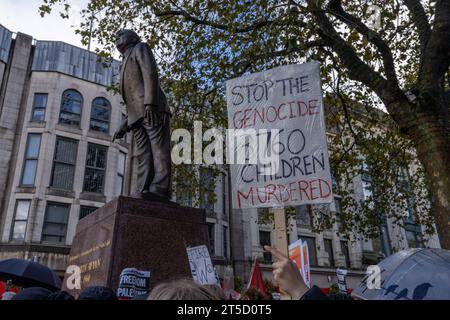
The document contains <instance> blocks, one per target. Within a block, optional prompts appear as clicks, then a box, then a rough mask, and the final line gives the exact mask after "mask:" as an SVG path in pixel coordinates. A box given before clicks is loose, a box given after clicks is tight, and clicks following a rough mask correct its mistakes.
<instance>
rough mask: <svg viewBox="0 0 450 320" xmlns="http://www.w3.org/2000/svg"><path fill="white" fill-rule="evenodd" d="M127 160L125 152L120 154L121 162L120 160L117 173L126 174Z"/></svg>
mask: <svg viewBox="0 0 450 320" xmlns="http://www.w3.org/2000/svg"><path fill="white" fill-rule="evenodd" d="M125 160H126V155H125V153H123V152H119V160H118V164H117V172H118V173H119V174H122V175H123V174H124V173H125Z"/></svg>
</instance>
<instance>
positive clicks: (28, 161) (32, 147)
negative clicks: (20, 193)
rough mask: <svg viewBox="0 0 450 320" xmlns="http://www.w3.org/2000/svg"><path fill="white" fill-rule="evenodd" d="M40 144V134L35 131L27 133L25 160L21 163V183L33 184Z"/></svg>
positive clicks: (25, 184)
mask: <svg viewBox="0 0 450 320" xmlns="http://www.w3.org/2000/svg"><path fill="white" fill-rule="evenodd" d="M40 146H41V135H40V134H37V133H30V134H29V135H28V139H27V146H26V148H25V160H24V163H23V172H22V180H21V185H24V186H32V185H34V180H35V178H36V169H37V164H38V159H39V149H40Z"/></svg>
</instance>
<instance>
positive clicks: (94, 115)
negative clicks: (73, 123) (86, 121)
mask: <svg viewBox="0 0 450 320" xmlns="http://www.w3.org/2000/svg"><path fill="white" fill-rule="evenodd" d="M110 113H111V104H110V103H109V101H108V100H106V99H105V98H96V99H94V101H92V109H91V124H90V129H91V130H94V131H99V132H103V133H108V132H109V117H110Z"/></svg>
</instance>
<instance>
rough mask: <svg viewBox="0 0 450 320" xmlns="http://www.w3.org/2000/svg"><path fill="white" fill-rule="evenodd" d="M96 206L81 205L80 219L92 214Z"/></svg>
mask: <svg viewBox="0 0 450 320" xmlns="http://www.w3.org/2000/svg"><path fill="white" fill-rule="evenodd" d="M97 209H98V208H96V207H88V206H80V216H79V219H83V218H84V217H86V216H88V215H90V214H91V213H92V212H94V211H95V210H97Z"/></svg>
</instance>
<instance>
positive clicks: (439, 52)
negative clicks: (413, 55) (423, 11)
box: [418, 0, 450, 113]
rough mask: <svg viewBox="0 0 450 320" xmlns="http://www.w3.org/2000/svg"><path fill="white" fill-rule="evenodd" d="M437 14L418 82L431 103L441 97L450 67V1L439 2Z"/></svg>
mask: <svg viewBox="0 0 450 320" xmlns="http://www.w3.org/2000/svg"><path fill="white" fill-rule="evenodd" d="M435 12H436V14H435V18H434V23H433V30H432V31H431V34H430V38H429V40H428V42H427V45H426V48H425V50H424V52H423V61H422V65H421V68H420V71H419V80H418V85H419V91H421V93H422V94H423V95H424V98H425V99H431V100H430V101H433V100H435V99H438V97H440V96H441V93H442V91H443V82H444V81H443V80H444V74H445V73H446V72H447V71H448V69H449V66H450V1H448V0H438V1H437V3H436V10H435ZM442 105H443V106H445V104H442ZM445 108H448V106H445ZM440 111H441V112H442V111H443V110H440ZM446 113H448V110H446Z"/></svg>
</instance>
